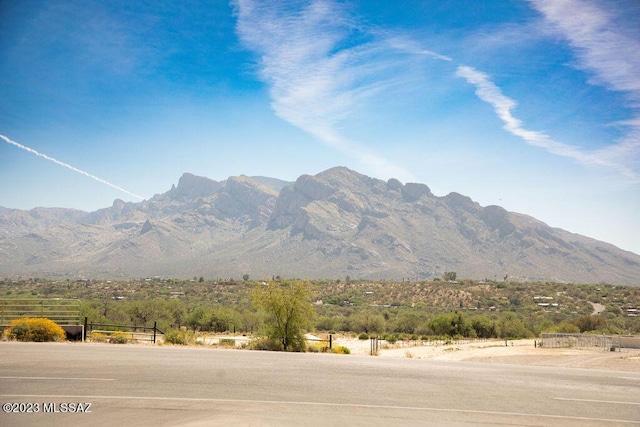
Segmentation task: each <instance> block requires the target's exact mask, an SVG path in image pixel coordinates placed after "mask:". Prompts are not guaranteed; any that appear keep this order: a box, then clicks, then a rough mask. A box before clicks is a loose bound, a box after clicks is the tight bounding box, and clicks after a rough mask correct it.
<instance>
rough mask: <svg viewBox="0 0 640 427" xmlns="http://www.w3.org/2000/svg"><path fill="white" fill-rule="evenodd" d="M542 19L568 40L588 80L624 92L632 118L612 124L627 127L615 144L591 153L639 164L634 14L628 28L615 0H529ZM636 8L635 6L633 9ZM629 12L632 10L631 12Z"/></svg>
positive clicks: (639, 63)
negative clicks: (605, 0) (607, 0)
mask: <svg viewBox="0 0 640 427" xmlns="http://www.w3.org/2000/svg"><path fill="white" fill-rule="evenodd" d="M529 1H530V3H531V4H532V5H533V7H534V8H535V9H536V10H538V11H539V12H540V13H541V14H542V15H543V16H544V18H545V20H546V21H547V22H548V23H549V24H550V25H551V26H552V28H553V29H554V30H555V31H557V32H558V33H559V34H560V35H561V37H563V38H564V39H566V40H567V41H568V43H569V45H570V46H571V47H572V48H573V51H574V54H575V56H576V59H577V61H576V63H575V66H576V67H577V68H579V69H581V70H582V71H585V72H586V73H588V75H589V76H590V79H589V82H590V83H591V84H596V85H600V86H603V87H605V88H607V89H609V90H613V91H617V92H621V93H624V94H625V95H626V96H627V97H628V99H629V101H630V106H631V107H632V108H633V109H635V117H633V118H631V119H629V120H626V121H621V122H618V123H615V125H617V126H624V127H626V129H627V132H626V135H625V136H624V137H622V138H621V140H620V141H619V143H618V144H615V145H611V146H608V147H606V148H603V149H601V150H599V151H598V152H596V153H594V156H597V157H598V158H599V159H602V160H603V161H607V162H612V163H619V164H626V165H627V166H628V167H630V168H631V167H633V165H634V164H635V165H636V166H637V163H638V161H639V160H640V39H639V38H638V28H637V23H638V16H635V18H633V17H632V19H631V22H635V25H636V27H635V28H631V27H630V25H629V24H628V22H629V21H628V20H627V21H625V17H624V16H622V15H623V14H624V13H625V12H624V11H622V10H617V8H616V5H617V4H616V3H605V2H602V1H592V0H579V1H578V0H564V1H555V0H529ZM637 12H638V9H635V13H637ZM631 13H634V11H632V12H631Z"/></svg>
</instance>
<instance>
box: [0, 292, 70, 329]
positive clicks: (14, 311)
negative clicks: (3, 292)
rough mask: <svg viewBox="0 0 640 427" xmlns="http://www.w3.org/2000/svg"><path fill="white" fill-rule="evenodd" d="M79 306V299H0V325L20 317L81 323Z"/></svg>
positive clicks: (58, 322)
mask: <svg viewBox="0 0 640 427" xmlns="http://www.w3.org/2000/svg"><path fill="white" fill-rule="evenodd" d="M81 307H82V302H81V301H80V300H79V299H62V298H55V299H36V298H33V299H31V298H21V299H18V298H16V299H3V300H0V325H8V324H9V322H11V321H12V320H14V319H19V318H22V317H36V318H47V319H50V320H52V321H54V322H56V323H57V324H59V325H81V324H82V323H81V317H80V316H81Z"/></svg>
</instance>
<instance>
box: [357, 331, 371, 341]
mask: <svg viewBox="0 0 640 427" xmlns="http://www.w3.org/2000/svg"><path fill="white" fill-rule="evenodd" d="M358 339H359V340H363V341H364V340H368V339H369V334H367V333H366V332H363V333H361V334H360V335H358Z"/></svg>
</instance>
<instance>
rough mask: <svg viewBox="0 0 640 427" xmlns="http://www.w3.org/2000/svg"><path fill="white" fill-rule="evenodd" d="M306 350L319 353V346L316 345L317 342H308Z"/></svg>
mask: <svg viewBox="0 0 640 427" xmlns="http://www.w3.org/2000/svg"><path fill="white" fill-rule="evenodd" d="M307 351H308V352H309V353H319V352H320V346H318V345H317V344H308V345H307Z"/></svg>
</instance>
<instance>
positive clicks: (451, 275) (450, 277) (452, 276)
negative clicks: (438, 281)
mask: <svg viewBox="0 0 640 427" xmlns="http://www.w3.org/2000/svg"><path fill="white" fill-rule="evenodd" d="M456 276H457V274H456V272H455V271H445V273H444V274H443V275H442V280H446V281H451V282H453V281H455V280H456Z"/></svg>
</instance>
